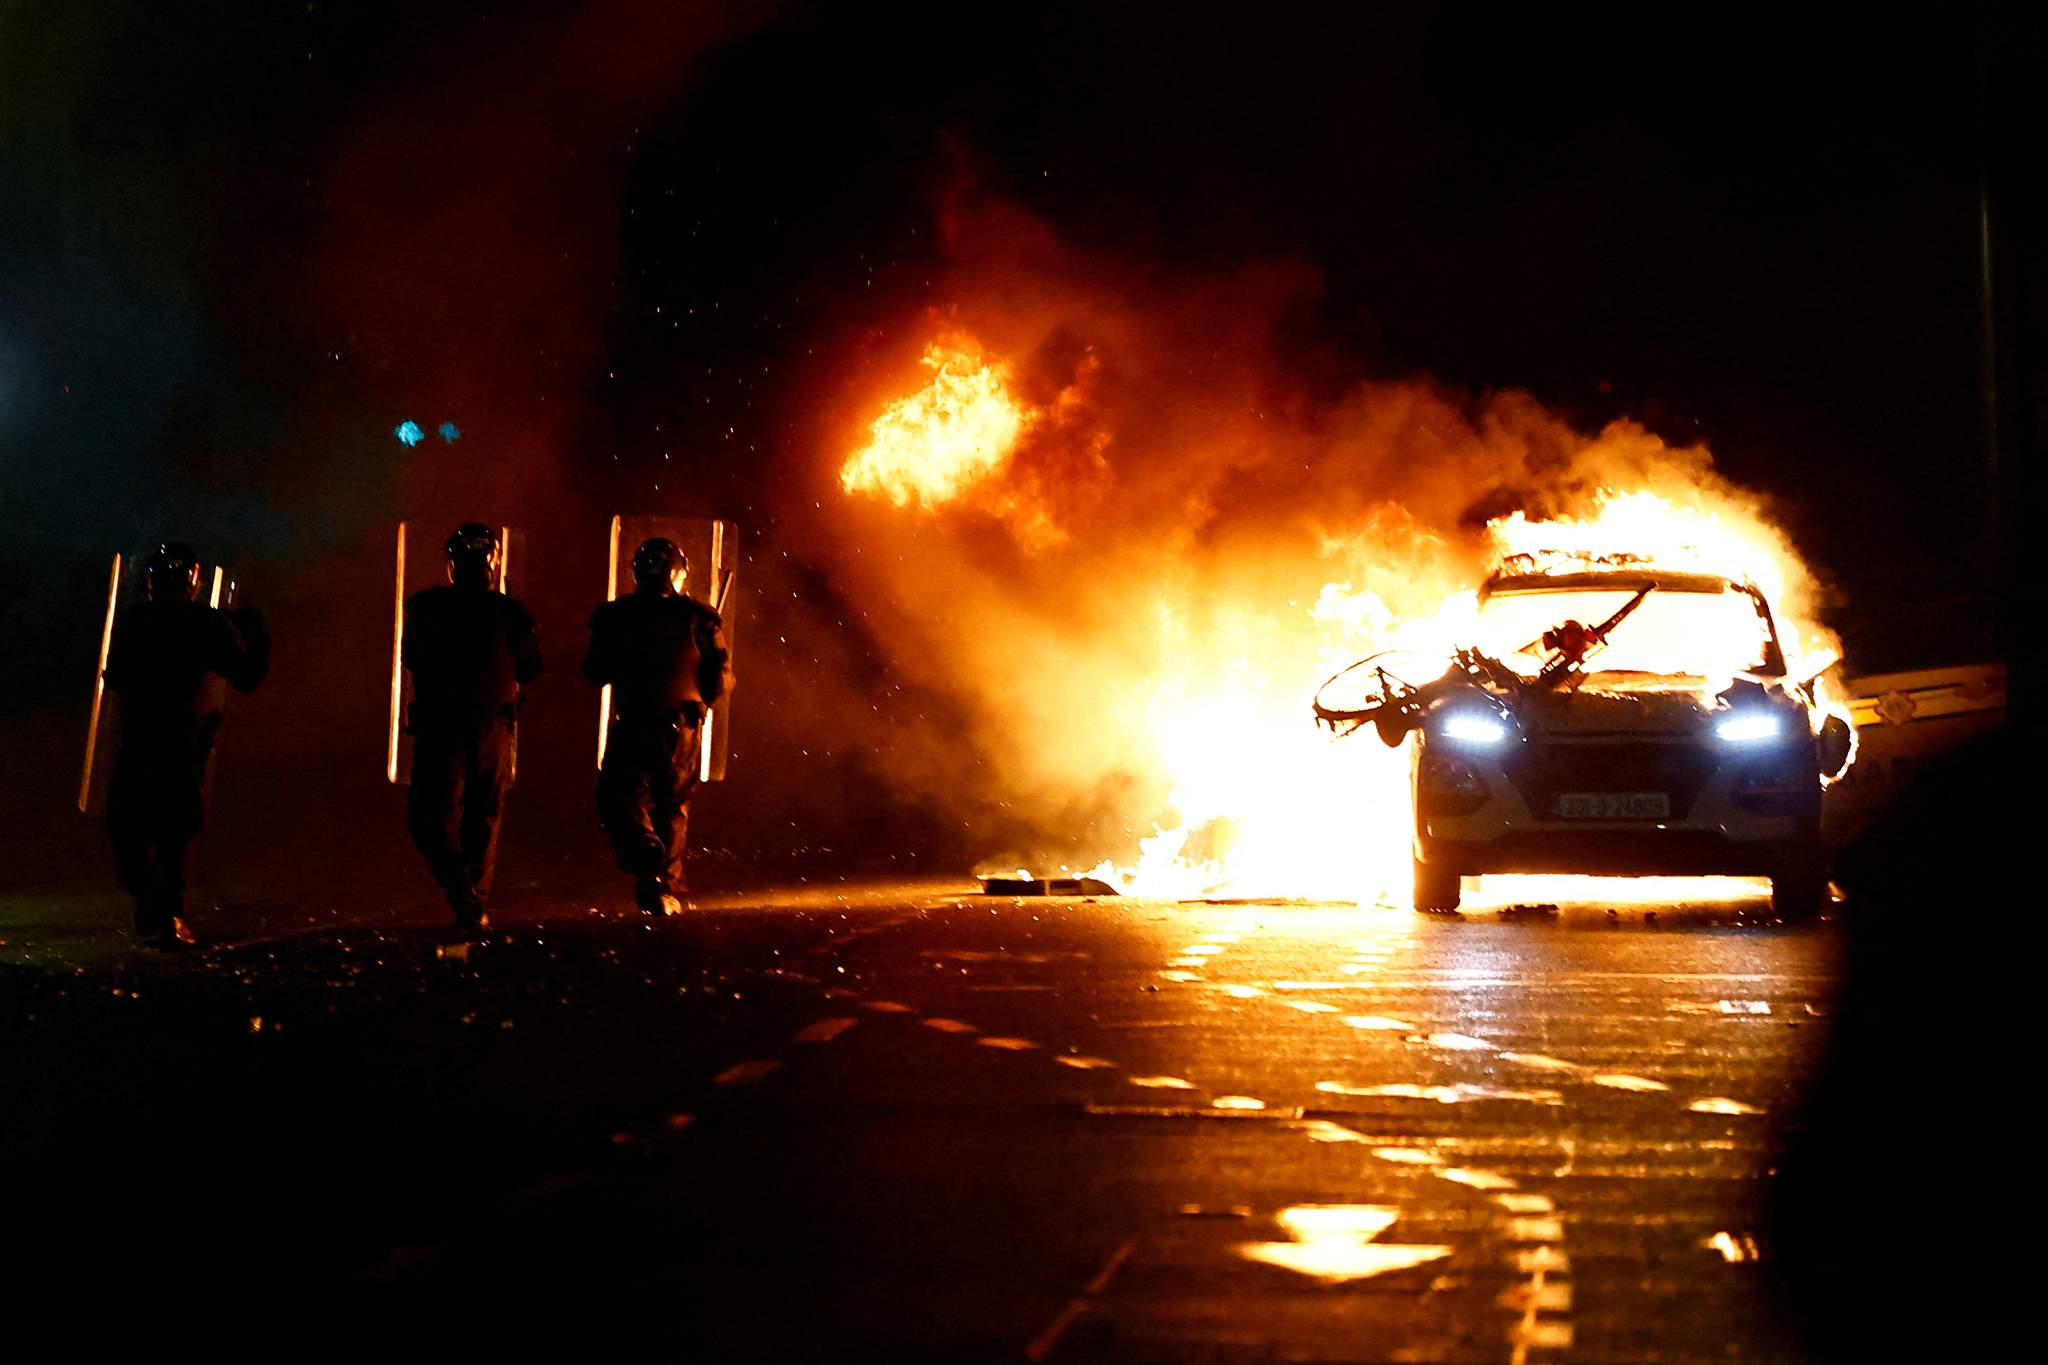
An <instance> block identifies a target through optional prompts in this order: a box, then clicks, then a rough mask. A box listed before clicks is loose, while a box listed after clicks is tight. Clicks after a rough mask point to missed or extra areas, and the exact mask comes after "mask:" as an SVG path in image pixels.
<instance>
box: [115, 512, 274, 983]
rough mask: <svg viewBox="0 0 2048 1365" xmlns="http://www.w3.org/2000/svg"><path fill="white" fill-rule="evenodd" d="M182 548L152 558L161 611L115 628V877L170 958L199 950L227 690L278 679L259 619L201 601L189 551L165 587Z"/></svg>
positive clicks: (156, 605) (136, 615) (142, 610)
mask: <svg viewBox="0 0 2048 1365" xmlns="http://www.w3.org/2000/svg"><path fill="white" fill-rule="evenodd" d="M171 548H172V547H165V550H160V551H158V552H157V554H156V555H153V556H152V557H151V560H150V565H149V581H150V600H149V601H146V602H141V603H138V604H136V605H135V606H133V607H130V608H129V609H128V610H127V611H125V612H123V613H122V614H121V616H120V619H119V620H117V621H116V622H115V624H114V638H113V642H112V645H111V646H110V648H109V650H108V653H107V668H106V684H107V689H108V690H109V691H110V692H112V693H113V694H114V696H116V697H117V698H119V699H120V709H121V750H120V753H119V754H118V755H117V756H116V757H115V759H114V776H113V781H112V784H111V785H110V787H109V789H108V792H107V833H108V835H109V836H110V837H111V838H112V840H113V844H114V870H115V875H116V876H117V877H118V878H119V880H120V883H121V887H122V889H123V890H125V891H126V892H127V893H128V894H129V895H131V896H133V897H134V898H135V932H136V933H138V934H141V935H144V936H145V937H149V938H153V939H156V940H157V941H159V942H160V943H163V944H165V945H166V946H169V945H171V944H173V943H175V942H190V941H191V940H190V937H189V935H187V934H186V932H185V926H184V923H183V920H182V918H181V917H182V916H183V914H184V909H185V858H186V854H187V853H188V852H189V851H190V849H191V846H192V841H193V840H194V839H195V838H197V837H198V834H199V829H200V826H201V825H202V824H203V823H204V822H205V818H206V778H207V760H208V759H209V758H210V757H211V756H212V753H213V743H214V739H215V737H216V736H217V735H218V734H219V732H220V726H221V718H222V716H221V708H222V706H223V704H224V703H225V702H226V700H227V688H228V687H229V686H232V687H234V688H235V690H236V691H238V692H245V693H246V692H253V691H254V690H255V689H256V687H257V685H258V684H259V683H261V682H262V681H263V676H264V674H265V673H266V672H267V671H268V669H269V667H270V637H269V635H268V633H267V632H266V631H265V630H264V627H263V618H262V617H261V616H260V615H259V614H257V612H256V611H255V610H254V609H253V608H245V609H243V610H241V611H237V612H232V613H231V612H225V611H218V610H215V609H214V608H212V607H207V606H202V605H201V604H200V603H199V602H198V601H196V600H194V599H195V598H196V597H197V594H198V563H197V560H196V558H195V557H193V556H191V553H190V551H189V550H187V549H184V548H183V547H178V549H177V552H176V553H175V554H174V555H173V556H172V558H173V560H174V561H176V562H172V563H171V564H170V565H169V568H168V570H167V571H165V572H164V573H162V574H161V576H160V573H159V570H160V569H161V568H163V567H164V561H163V556H165V554H166V552H167V551H170V550H171ZM188 566H189V569H190V577H189V584H190V591H189V592H187V591H186V588H185V583H184V579H185V570H186V568H187V567H188ZM166 580H169V586H168V587H166V586H164V583H165V581H166Z"/></svg>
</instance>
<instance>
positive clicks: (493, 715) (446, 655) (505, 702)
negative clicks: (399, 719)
mask: <svg viewBox="0 0 2048 1365" xmlns="http://www.w3.org/2000/svg"><path fill="white" fill-rule="evenodd" d="M445 548H446V550H447V554H448V585H447V586H446V587H435V588H427V589H425V590H423V591H421V592H416V593H414V594H413V595H412V596H411V597H409V598H407V599H406V602H405V634H404V638H403V641H402V643H401V646H400V652H401V656H402V657H403V659H404V661H405V666H406V667H407V668H408V669H410V670H411V672H412V685H413V699H412V707H411V710H410V711H409V712H408V713H407V727H408V730H409V732H410V733H411V735H412V737H413V751H412V790H411V792H410V793H409V794H408V796H407V806H406V814H407V823H408V825H409V827H410V829H411V833H412V839H413V843H414V844H415V845H416V846H417V847H418V848H419V851H420V854H421V856H423V857H424V858H425V859H426V861H427V869H428V870H429V871H430V872H432V873H433V875H434V880H435V881H436V882H438V883H439V884H440V886H441V890H442V891H443V892H445V893H446V895H447V897H448V904H449V907H450V908H451V909H452V910H453V911H454V912H455V922H456V923H457V924H458V925H461V926H462V927H463V928H465V929H472V930H474V929H481V928H483V927H485V926H486V925H488V924H489V923H490V914H489V909H488V905H489V897H490V891H491V873H492V870H493V868H494V867H495V865H496V863H497V855H498V827H499V824H500V821H501V820H502V818H503V815H504V801H505V790H506V788H507V787H509V786H510V785H511V781H512V763H513V753H514V749H513V746H514V743H515V741H516V735H517V730H516V723H517V719H518V714H519V700H520V688H521V687H523V686H524V685H526V684H528V683H531V682H532V681H533V680H534V679H535V678H538V677H539V676H540V671H541V657H540V645H539V643H538V642H537V641H536V640H535V638H534V630H533V617H532V616H531V615H529V614H528V612H527V610H526V608H525V607H523V606H521V605H520V604H519V603H518V602H516V601H514V600H513V599H512V598H510V597H508V596H506V595H505V594H504V593H502V592H499V591H498V590H497V589H496V588H495V586H494V584H495V583H496V582H497V577H498V565H499V563H500V562H501V556H502V554H503V547H502V546H501V545H500V544H499V543H498V533H497V532H496V531H494V530H492V529H491V528H490V527H488V526H485V525H483V524H481V523H479V522H466V523H464V524H463V525H461V526H458V527H457V528H456V529H455V533H454V534H453V535H451V536H449V537H448V542H447V545H446V547H445Z"/></svg>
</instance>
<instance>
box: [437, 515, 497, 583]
mask: <svg viewBox="0 0 2048 1365" xmlns="http://www.w3.org/2000/svg"><path fill="white" fill-rule="evenodd" d="M442 548H443V549H445V550H447V552H448V581H449V582H450V583H455V584H459V585H463V586H473V587H482V588H488V587H490V586H492V585H493V584H494V583H495V582H496V581H497V578H498V564H499V562H500V556H501V554H502V550H501V548H500V546H499V544H498V532H497V530H496V529H495V528H493V527H490V526H486V525H484V524H483V523H482V522H480V521H465V522H463V523H462V525H460V526H458V527H456V528H455V533H454V534H453V535H451V536H449V537H448V543H447V544H446V545H444V546H443V547H442Z"/></svg>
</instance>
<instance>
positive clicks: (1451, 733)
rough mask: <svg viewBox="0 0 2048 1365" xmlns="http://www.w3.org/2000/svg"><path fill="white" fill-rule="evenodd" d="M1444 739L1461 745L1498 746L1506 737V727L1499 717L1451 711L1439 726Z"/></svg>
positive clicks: (1473, 712)
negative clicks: (1455, 741) (1453, 740)
mask: <svg viewBox="0 0 2048 1365" xmlns="http://www.w3.org/2000/svg"><path fill="white" fill-rule="evenodd" d="M1438 728H1439V730H1440V731H1441V733H1442V734H1443V737H1444V738H1445V739H1455V740H1457V741H1458V742H1459V743H1461V744H1498V743H1500V742H1501V741H1502V740H1504V739H1506V738H1507V737H1508V727H1507V725H1506V723H1505V722H1504V721H1502V720H1501V718H1500V717H1499V716H1489V715H1487V714H1486V713H1485V712H1483V711H1453V712H1451V713H1450V714H1449V715H1447V716H1445V717H1444V718H1443V720H1442V722H1441V723H1440V725H1439V727H1438Z"/></svg>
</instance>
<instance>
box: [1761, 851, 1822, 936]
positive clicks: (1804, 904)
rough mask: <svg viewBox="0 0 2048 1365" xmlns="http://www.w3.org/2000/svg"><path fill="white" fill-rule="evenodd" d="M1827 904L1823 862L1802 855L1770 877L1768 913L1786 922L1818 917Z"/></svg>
mask: <svg viewBox="0 0 2048 1365" xmlns="http://www.w3.org/2000/svg"><path fill="white" fill-rule="evenodd" d="M1827 903H1828V870H1827V864H1826V863H1825V862H1823V861H1822V860H1821V857H1820V855H1819V854H1818V853H1812V854H1804V855H1802V856H1800V857H1799V858H1797V859H1795V860H1794V862H1793V863H1792V865H1791V866H1789V867H1787V868H1784V869H1782V870H1781V871H1779V872H1777V873H1776V874H1774V875H1773V876H1772V877H1771V913H1772V914H1774V915H1776V916H1777V917H1778V918H1779V919H1780V920H1782V921H1784V922H1785V923H1787V924H1801V923H1804V922H1805V921H1807V920H1810V919H1815V918H1818V917H1819V915H1820V912H1821V911H1822V910H1824V909H1826V908H1827Z"/></svg>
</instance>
